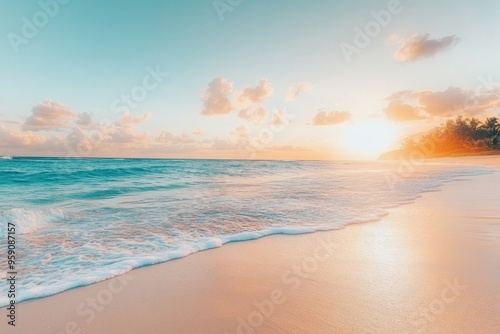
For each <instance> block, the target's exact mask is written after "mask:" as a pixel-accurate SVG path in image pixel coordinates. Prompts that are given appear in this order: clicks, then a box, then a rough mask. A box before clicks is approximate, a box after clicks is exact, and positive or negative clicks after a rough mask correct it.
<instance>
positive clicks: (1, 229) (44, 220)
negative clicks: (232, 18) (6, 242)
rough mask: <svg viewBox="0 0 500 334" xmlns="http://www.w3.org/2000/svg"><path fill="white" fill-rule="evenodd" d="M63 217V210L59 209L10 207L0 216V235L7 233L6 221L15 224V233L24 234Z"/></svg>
mask: <svg viewBox="0 0 500 334" xmlns="http://www.w3.org/2000/svg"><path fill="white" fill-rule="evenodd" d="M62 219H64V212H63V211H62V210H61V209H54V208H49V209H41V210H28V209H21V208H16V209H10V210H6V211H3V212H2V213H1V216H0V236H1V237H2V238H5V236H6V235H7V228H8V223H13V224H15V230H16V234H26V233H32V232H35V231H37V230H39V229H41V228H44V227H46V226H47V225H49V224H51V223H53V222H57V221H61V220H62Z"/></svg>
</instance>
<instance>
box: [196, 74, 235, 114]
mask: <svg viewBox="0 0 500 334" xmlns="http://www.w3.org/2000/svg"><path fill="white" fill-rule="evenodd" d="M232 90H233V84H232V83H230V82H228V81H227V80H226V79H224V78H217V79H214V80H212V82H210V83H209V84H208V88H207V89H206V91H205V94H204V95H203V97H202V101H203V110H202V111H201V114H202V115H204V116H216V115H226V114H229V113H230V112H231V111H232V110H233V104H232V102H231V100H230V99H229V94H231V92H232Z"/></svg>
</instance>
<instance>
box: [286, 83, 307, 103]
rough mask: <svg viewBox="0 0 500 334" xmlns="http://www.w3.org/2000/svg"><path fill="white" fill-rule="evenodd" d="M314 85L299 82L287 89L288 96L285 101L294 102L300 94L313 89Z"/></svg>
mask: <svg viewBox="0 0 500 334" xmlns="http://www.w3.org/2000/svg"><path fill="white" fill-rule="evenodd" d="M313 87H314V85H313V84H311V83H309V82H301V83H299V84H298V85H297V86H295V87H290V88H288V94H287V97H286V99H287V100H288V101H292V100H295V99H296V98H298V97H299V95H301V94H302V93H305V92H308V91H310V90H311V89H313Z"/></svg>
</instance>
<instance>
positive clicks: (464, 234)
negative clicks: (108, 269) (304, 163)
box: [0, 157, 500, 334]
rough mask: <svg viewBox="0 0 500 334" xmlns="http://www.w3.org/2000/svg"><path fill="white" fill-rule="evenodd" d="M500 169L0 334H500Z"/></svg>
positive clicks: (116, 289)
mask: <svg viewBox="0 0 500 334" xmlns="http://www.w3.org/2000/svg"><path fill="white" fill-rule="evenodd" d="M439 161H440V162H443V161H445V162H450V163H465V164H480V165H489V166H497V167H499V166H500V158H498V157H482V158H457V159H445V160H439ZM498 189H500V170H498V171H496V172H494V173H492V174H487V175H482V176H477V177H470V178H463V179H460V180H456V181H453V182H450V183H448V184H446V185H445V186H443V187H442V189H441V190H440V191H438V192H431V193H425V194H424V195H423V196H422V197H421V198H419V199H417V200H416V202H415V203H412V204H408V205H404V206H401V207H398V208H395V209H391V210H390V212H389V215H388V216H386V217H385V218H383V219H382V220H381V221H378V222H373V223H366V224H358V225H350V226H347V227H345V228H343V229H341V230H336V231H328V232H317V233H312V234H305V235H295V236H284V235H279V236H270V237H265V238H262V239H259V240H255V241H248V242H239V243H231V244H228V245H225V246H223V247H221V248H218V249H213V250H209V251H204V252H200V253H196V254H194V255H191V256H188V257H186V258H183V259H180V260H174V261H170V262H167V263H163V264H159V265H155V266H149V267H143V268H140V269H137V270H133V271H131V272H129V273H127V274H125V275H122V276H120V277H116V278H114V279H111V280H107V281H104V282H101V283H97V284H93V285H90V286H87V287H84V288H77V289H73V290H70V291H66V292H63V293H60V294H58V295H55V296H52V297H48V298H44V299H39V300H32V301H28V302H23V303H21V304H19V305H18V310H17V326H16V327H15V328H12V327H11V326H7V321H6V317H5V314H6V312H7V311H6V309H5V308H4V309H2V310H1V312H2V314H3V316H2V318H3V320H2V323H1V324H0V327H1V332H2V333H19V334H21V333H22V334H29V333H36V334H45V333H47V334H49V333H52V334H61V333H67V334H77V333H87V334H105V333H121V334H128V333H131V334H132V333H134V334H136V333H151V334H153V333H163V334H165V333H168V334H170V333H171V334H177V333H186V334H197V333H208V334H212V333H220V334H225V333H227V334H233V333H245V334H249V333H282V334H285V333H286V334H298V333H325V334H326V333H346V334H347V333H398V334H413V333H440V334H442V333H464V334H465V333H467V334H468V333H480V334H496V333H499V331H500V318H499V317H498V315H499V314H500V284H499V282H500V243H499V242H498V240H500V207H499V206H498V203H499V201H498V200H499V197H500V194H499V193H498Z"/></svg>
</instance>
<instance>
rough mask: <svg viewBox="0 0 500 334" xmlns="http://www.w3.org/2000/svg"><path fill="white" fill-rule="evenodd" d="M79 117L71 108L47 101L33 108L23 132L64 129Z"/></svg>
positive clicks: (25, 122)
mask: <svg viewBox="0 0 500 334" xmlns="http://www.w3.org/2000/svg"><path fill="white" fill-rule="evenodd" d="M77 117H78V116H77V113H76V112H74V111H73V110H72V109H71V108H70V107H68V106H65V105H63V104H62V103H59V102H54V101H50V100H45V101H42V102H40V103H38V104H37V105H36V106H34V107H33V109H32V110H31V116H29V117H28V118H27V119H26V120H25V121H24V124H23V130H31V131H42V130H59V129H64V128H67V127H68V126H69V122H70V121H72V120H74V119H76V118H77Z"/></svg>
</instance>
